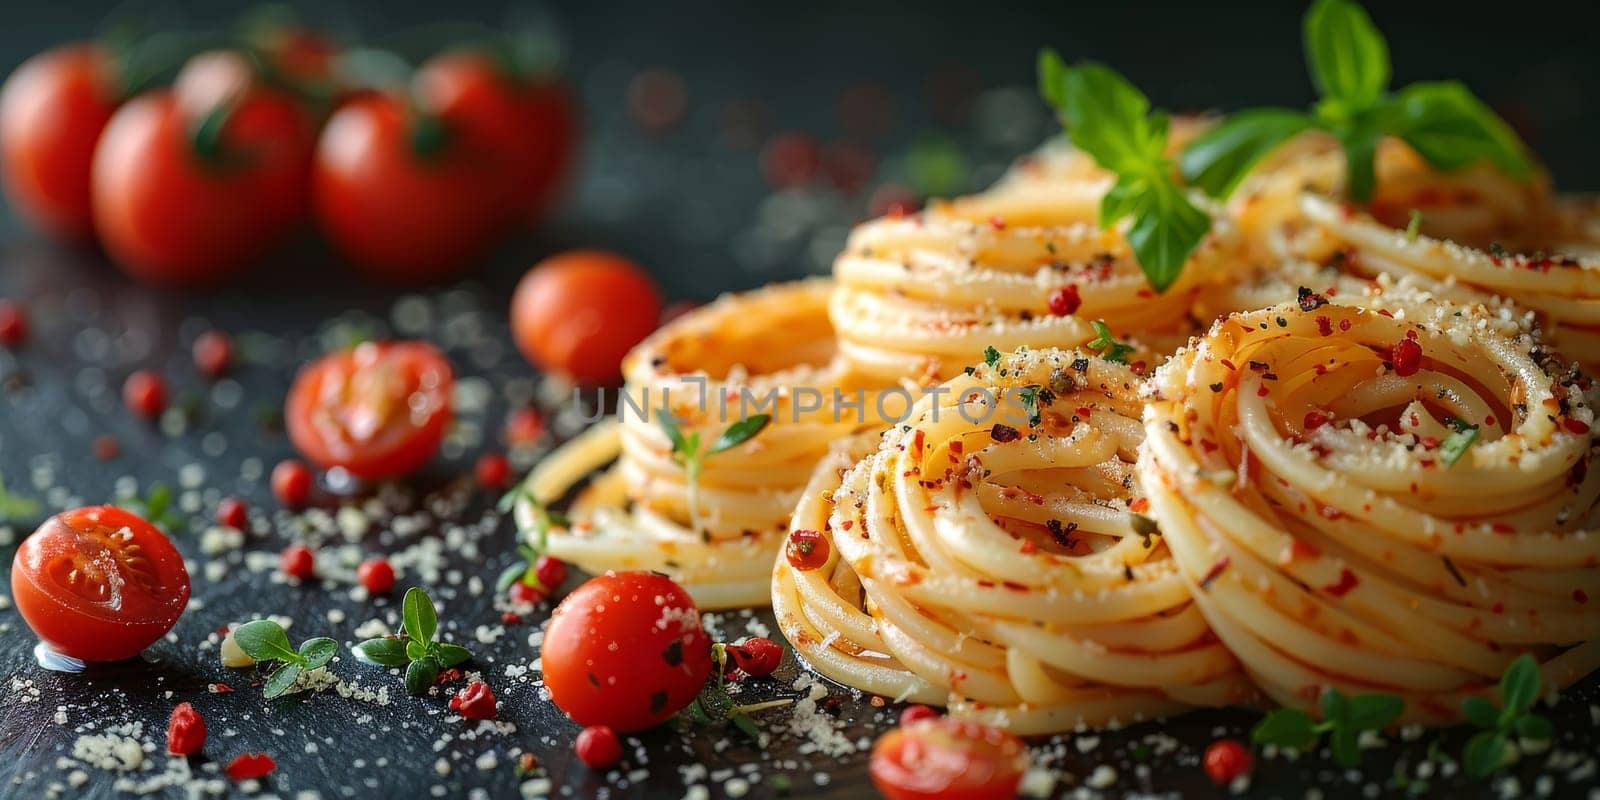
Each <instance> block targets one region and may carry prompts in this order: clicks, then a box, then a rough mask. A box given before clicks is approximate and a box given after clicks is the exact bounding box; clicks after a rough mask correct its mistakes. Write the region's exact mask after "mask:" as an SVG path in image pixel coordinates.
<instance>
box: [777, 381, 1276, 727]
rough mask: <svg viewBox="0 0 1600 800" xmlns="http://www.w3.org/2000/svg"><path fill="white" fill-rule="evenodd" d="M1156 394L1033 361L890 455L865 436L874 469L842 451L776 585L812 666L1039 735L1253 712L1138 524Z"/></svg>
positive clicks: (954, 404) (938, 410) (957, 389)
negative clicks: (1144, 397) (1201, 711)
mask: <svg viewBox="0 0 1600 800" xmlns="http://www.w3.org/2000/svg"><path fill="white" fill-rule="evenodd" d="M1139 383H1140V379H1139V377H1138V376H1137V375H1135V374H1134V373H1133V372H1132V371H1131V370H1130V369H1128V368H1127V367H1126V366H1124V365H1122V364H1118V363H1112V362H1108V361H1104V360H1101V359H1099V358H1095V357H1093V356H1090V355H1087V354H1085V353H1082V352H1078V351H1070V350H1069V351H1063V350H1040V351H1033V350H1022V351H1018V352H1016V353H1015V354H1013V355H1009V356H1004V357H1000V358H999V359H998V360H995V361H993V363H989V364H985V365H980V366H978V367H976V368H974V369H972V370H971V371H970V374H961V375H959V376H958V377H956V378H955V379H953V380H951V381H950V382H949V383H947V384H945V385H944V386H943V387H941V391H939V392H937V393H928V394H925V395H924V396H923V397H922V399H921V400H919V401H918V402H917V403H916V404H915V405H914V406H913V407H912V409H911V411H910V414H909V416H908V417H907V418H906V419H905V420H903V424H901V425H897V426H895V427H893V428H891V429H890V430H889V431H888V432H887V433H885V434H884V435H883V438H882V441H881V442H880V443H879V444H878V446H877V447H876V448H875V449H871V448H870V443H866V444H864V443H863V442H862V441H861V440H857V441H856V442H855V443H853V447H854V448H855V449H856V450H857V452H858V453H859V452H860V451H861V450H864V449H870V452H869V453H867V454H866V456H865V458H863V459H862V460H860V461H859V463H854V464H853V466H852V465H851V461H852V459H853V456H854V455H856V453H852V452H851V449H852V445H850V444H846V445H844V446H842V447H841V448H840V449H839V450H837V451H836V452H835V453H834V454H833V455H832V456H831V457H830V459H829V460H828V461H825V462H824V463H823V464H822V465H821V466H820V467H819V468H818V470H817V473H816V475H815V477H814V478H813V480H812V483H811V485H810V486H808V487H807V489H806V492H805V495H804V497H803V498H802V500H801V503H800V505H799V508H798V510H797V511H796V514H795V518H794V521H793V522H792V523H791V528H792V529H793V530H792V532H791V534H790V536H791V540H790V545H789V547H787V548H786V549H785V553H784V554H782V555H780V556H779V558H778V560H777V563H776V566H775V570H774V574H773V585H772V595H773V607H774V611H775V612H776V615H777V618H778V621H779V624H780V625H781V626H782V628H783V630H784V633H785V635H786V636H787V637H788V639H789V641H790V642H791V643H792V644H793V645H794V646H795V649H796V651H797V652H798V653H799V654H800V655H801V656H803V657H804V658H805V659H806V660H807V661H808V662H809V663H810V665H811V666H812V667H814V668H815V669H816V670H817V671H819V672H821V673H823V674H824V675H827V676H829V677H831V678H833V679H835V680H838V681H840V682H843V683H846V684H848V685H851V686H854V687H857V688H860V689H863V690H866V691H870V692H874V693H877V694H881V695H886V696H889V697H892V698H895V699H900V700H915V701H918V702H924V703H936V704H947V705H949V706H950V707H951V710H952V712H953V713H956V714H959V715H963V716H970V717H976V718H980V719H983V720H985V721H987V722H990V723H993V724H999V725H1004V726H1006V727H1008V728H1010V729H1011V730H1013V731H1016V732H1019V733H1028V734H1032V733H1047V732H1054V731H1063V730H1070V729H1073V728H1074V727H1076V726H1079V725H1096V726H1097V725H1104V724H1108V723H1114V722H1116V721H1121V722H1131V721H1133V720H1137V719H1141V718H1148V717H1159V716H1165V715H1169V714H1173V713H1177V712H1180V711H1183V710H1185V709H1187V708H1189V707H1191V706H1196V705H1223V704H1226V703H1229V702H1237V701H1240V700H1242V699H1246V698H1247V697H1248V696H1249V692H1250V689H1249V687H1248V682H1247V681H1245V680H1243V678H1242V674H1241V673H1240V672H1239V671H1238V670H1237V665H1236V663H1235V661H1234V659H1233V658H1232V657H1231V656H1230V655H1229V654H1228V652H1227V651H1226V650H1225V649H1224V648H1223V647H1222V646H1221V644H1220V643H1219V642H1217V641H1216V639H1215V638H1214V637H1213V636H1212V635H1211V634H1210V631H1209V630H1208V629H1207V626H1206V624H1205V621H1204V619H1203V618H1202V617H1201V615H1200V614H1199V613H1198V610H1197V609H1196V608H1195V607H1194V605H1193V604H1192V603H1191V601H1190V599H1189V590H1188V587H1187V586H1186V585H1185V583H1184V581H1183V579H1182V576H1181V575H1180V574H1179V572H1178V569H1177V564H1176V563H1175V562H1174V561H1173V560H1172V558H1171V556H1170V554H1169V553H1168V551H1167V548H1166V546H1165V545H1164V543H1163V542H1162V540H1161V538H1160V537H1159V536H1156V535H1153V531H1154V524H1153V523H1152V522H1151V521H1150V520H1149V519H1148V518H1147V517H1144V516H1143V515H1141V514H1139V513H1138V512H1137V511H1136V509H1138V508H1141V507H1142V506H1143V504H1144V501H1143V500H1142V499H1141V498H1140V495H1139V492H1138V490H1137V489H1136V487H1135V485H1134V475H1133V470H1134V466H1133V465H1134V458H1135V453H1136V452H1137V450H1138V447H1139V443H1140V441H1141V440H1142V439H1143V432H1142V429H1141V426H1140V423H1139V421H1138V417H1139V412H1140V407H1141V403H1140V400H1139V398H1138V386H1139ZM818 540H820V541H818ZM801 546H804V547H805V548H806V555H805V556H804V557H802V556H801V555H799V554H798V552H797V548H798V547H801ZM817 548H821V550H822V552H821V553H819V552H818V551H817Z"/></svg>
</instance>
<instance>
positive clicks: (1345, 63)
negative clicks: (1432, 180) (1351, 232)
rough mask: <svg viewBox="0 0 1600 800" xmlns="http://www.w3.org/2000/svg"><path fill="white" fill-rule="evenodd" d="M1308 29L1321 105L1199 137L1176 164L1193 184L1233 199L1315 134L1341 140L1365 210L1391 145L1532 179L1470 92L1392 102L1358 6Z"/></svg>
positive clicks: (1455, 165)
mask: <svg viewBox="0 0 1600 800" xmlns="http://www.w3.org/2000/svg"><path fill="white" fill-rule="evenodd" d="M1303 28H1304V37H1305V50H1306V65H1307V67H1308V69H1309V70H1310V72H1311V81H1312V83H1313V84H1315V85H1316V88H1317V92H1318V94H1319V95H1321V99H1320V100H1319V101H1318V102H1317V103H1316V105H1314V106H1312V108H1311V110H1310V111H1308V112H1302V111H1295V110H1292V109H1286V108H1257V109H1250V110H1248V111H1241V112H1238V113H1236V114H1233V115H1231V116H1230V117H1229V118H1228V119H1227V120H1226V121H1224V122H1222V123H1221V124H1220V125H1218V126H1217V127H1215V128H1212V129H1211V130H1209V131H1207V132H1205V133H1204V134H1202V135H1200V136H1199V137H1196V138H1195V140H1194V141H1192V142H1190V143H1189V145H1188V147H1187V148H1185V150H1184V152H1183V155H1182V156H1181V157H1180V159H1179V162H1178V163H1179V167H1180V169H1181V170H1182V172H1183V177H1184V180H1186V181H1188V182H1189V184H1190V185H1193V186H1198V187H1200V188H1201V189H1203V190H1205V192H1206V193H1207V194H1210V195H1212V196H1213V197H1227V196H1228V195H1229V194H1231V193H1232V192H1233V190H1234V189H1236V188H1238V186H1239V183H1240V182H1241V181H1243V180H1244V178H1245V176H1246V175H1248V174H1249V173H1250V171H1251V170H1252V169H1253V168H1254V167H1255V166H1256V165H1257V164H1259V163H1260V162H1261V160H1262V159H1263V158H1265V157H1266V156H1267V155H1268V154H1269V153H1271V152H1272V151H1273V150H1275V149H1277V148H1278V146H1279V145H1282V144H1283V143H1285V142H1287V141H1289V140H1290V139H1293V138H1294V137H1295V136H1298V135H1299V134H1301V133H1303V132H1305V131H1308V130H1320V131H1324V132H1327V133H1329V134H1332V135H1333V136H1334V137H1335V138H1337V139H1338V140H1339V143H1340V145H1341V146H1342V147H1343V149H1344V156H1345V165H1346V178H1345V181H1346V186H1347V191H1348V193H1349V196H1350V199H1352V200H1354V201H1356V202H1358V203H1364V202H1366V201H1367V200H1368V199H1369V198H1371V197H1372V192H1373V190H1374V188H1376V184H1377V172H1376V168H1375V166H1374V162H1375V160H1376V157H1377V150H1378V142H1379V140H1380V139H1381V138H1382V137H1384V136H1396V137H1399V138H1400V139H1402V140H1404V141H1405V142H1406V143H1407V144H1409V145H1411V147H1412V148H1413V149H1415V150H1416V151H1417V153H1418V154H1419V155H1421V156H1422V157H1423V158H1424V159H1426V160H1427V162H1428V163H1429V164H1431V165H1433V166H1434V167H1436V168H1438V169H1441V170H1445V171H1454V170H1458V169H1462V168H1464V167H1468V166H1471V165H1473V164H1477V163H1481V162H1485V161H1487V162H1489V163H1491V164H1494V165H1495V166H1496V167H1499V168H1500V169H1501V170H1502V171H1504V172H1505V173H1506V174H1508V175H1511V176H1512V177H1516V178H1523V177H1527V176H1528V175H1529V174H1530V173H1531V172H1532V166H1531V165H1530V163H1529V159H1528V155H1527V151H1526V150H1525V149H1524V147H1523V145H1522V142H1521V141H1519V140H1518V139H1517V136H1516V134H1515V133H1513V132H1512V130H1511V128H1510V127H1509V126H1507V125H1506V123H1505V122H1504V121H1503V120H1501V119H1500V118H1499V117H1498V116H1496V115H1495V113H1494V112H1493V111H1491V110H1489V107H1488V106H1486V105H1484V104H1483V101H1481V100H1479V99H1478V98H1477V97H1474V96H1473V94H1472V92H1471V91H1469V90H1468V89H1467V87H1466V86H1464V85H1462V84H1460V83H1458V82H1455V81H1426V82H1421V83H1413V84H1411V85H1409V86H1406V87H1405V88H1403V89H1401V90H1399V91H1398V92H1393V93H1391V92H1390V91H1389V79H1390V66H1389V45H1388V43H1387V42H1386V41H1385V40H1384V38H1383V34H1382V33H1379V32H1378V29H1377V27H1376V26H1374V25H1373V24H1372V19H1371V18H1370V17H1368V16H1367V12H1366V11H1364V10H1362V8H1361V6H1360V5H1357V4H1356V3H1355V2H1352V0H1316V2H1314V3H1312V5H1311V8H1310V9H1309V10H1308V11H1307V12H1306V16H1305V21H1304V24H1303Z"/></svg>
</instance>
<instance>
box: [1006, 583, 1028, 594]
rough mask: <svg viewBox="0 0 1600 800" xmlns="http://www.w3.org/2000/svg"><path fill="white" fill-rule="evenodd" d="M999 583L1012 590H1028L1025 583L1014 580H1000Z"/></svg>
mask: <svg viewBox="0 0 1600 800" xmlns="http://www.w3.org/2000/svg"><path fill="white" fill-rule="evenodd" d="M1000 585H1001V586H1004V587H1006V588H1007V589H1010V590H1011V591H1013V592H1026V591H1028V587H1027V585H1026V584H1022V583H1017V582H1016V581H1002V582H1001V583H1000Z"/></svg>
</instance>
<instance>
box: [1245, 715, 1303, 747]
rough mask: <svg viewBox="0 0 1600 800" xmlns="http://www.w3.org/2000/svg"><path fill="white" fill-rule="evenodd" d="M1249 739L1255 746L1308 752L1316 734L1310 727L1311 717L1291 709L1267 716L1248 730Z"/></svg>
mask: <svg viewBox="0 0 1600 800" xmlns="http://www.w3.org/2000/svg"><path fill="white" fill-rule="evenodd" d="M1250 739H1251V741H1253V742H1255V743H1256V744H1273V745H1277V746H1279V747H1292V748H1294V749H1296V750H1301V751H1305V750H1310V749H1311V746H1312V745H1314V744H1316V741H1317V732H1316V730H1315V729H1314V728H1313V727H1312V722H1311V715H1310V714H1307V713H1306V712H1304V711H1300V710H1298V709H1293V708H1280V709H1278V710H1276V711H1273V712H1271V713H1269V714H1267V715H1266V716H1265V717H1262V718H1261V721H1260V722H1258V723H1256V726H1255V727H1254V728H1251V729H1250Z"/></svg>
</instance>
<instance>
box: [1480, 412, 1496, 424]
mask: <svg viewBox="0 0 1600 800" xmlns="http://www.w3.org/2000/svg"><path fill="white" fill-rule="evenodd" d="M1483 424H1485V425H1493V424H1494V415H1493V414H1490V415H1489V416H1487V417H1484V418H1483Z"/></svg>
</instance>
